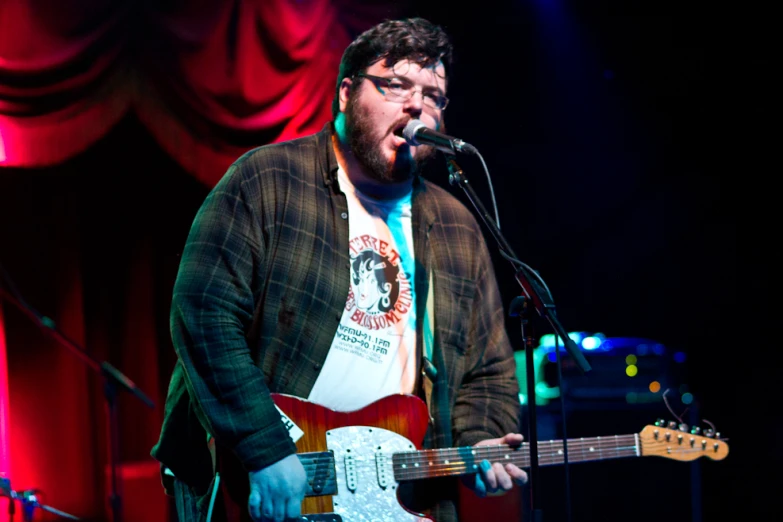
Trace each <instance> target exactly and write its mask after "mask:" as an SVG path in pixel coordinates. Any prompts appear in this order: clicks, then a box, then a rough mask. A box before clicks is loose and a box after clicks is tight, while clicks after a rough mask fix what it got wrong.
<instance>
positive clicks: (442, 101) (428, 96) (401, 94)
mask: <svg viewBox="0 0 783 522" xmlns="http://www.w3.org/2000/svg"><path fill="white" fill-rule="evenodd" d="M356 76H358V77H360V78H367V79H368V80H370V81H371V82H372V83H373V84H374V85H375V88H376V89H378V92H380V93H381V94H383V97H384V98H386V99H387V100H388V101H392V102H397V103H402V102H404V101H406V100H410V99H411V98H412V97H413V93H414V92H416V91H421V97H422V103H424V105H427V106H428V107H431V108H433V109H438V110H439V111H442V110H443V109H445V108H446V105H448V104H449V99H448V98H446V97H445V96H443V95H442V94H440V93H438V91H435V90H432V89H431V88H427V87H416V85H415V84H414V83H413V82H412V81H410V80H408V79H407V78H396V77H395V78H383V77H381V76H373V75H371V74H365V73H357V74H356Z"/></svg>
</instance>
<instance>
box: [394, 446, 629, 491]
mask: <svg viewBox="0 0 783 522" xmlns="http://www.w3.org/2000/svg"><path fill="white" fill-rule="evenodd" d="M567 449H568V462H588V461H595V460H605V459H618V458H624V457H639V456H641V452H640V450H639V438H638V435H636V434H633V435H613V436H609V437H589V438H580V439H568V448H567ZM484 459H487V460H489V461H490V462H510V463H513V464H516V465H517V466H519V467H520V468H525V467H529V466H530V444H528V443H526V442H525V443H523V444H521V445H520V446H519V447H517V448H512V447H510V446H505V445H501V446H478V447H462V448H445V449H437V450H420V451H404V452H399V453H395V454H394V455H393V456H392V464H393V469H394V476H395V478H396V479H397V480H398V481H403V480H417V479H425V478H434V477H445V476H452V475H464V474H467V473H475V472H477V471H478V470H479V467H478V466H479V463H480V462H481V461H482V460H484ZM564 462H565V452H564V449H563V441H562V440H549V441H542V442H539V443H538V463H539V465H541V466H548V465H554V464H563V463H564Z"/></svg>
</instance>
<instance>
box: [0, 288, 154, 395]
mask: <svg viewBox="0 0 783 522" xmlns="http://www.w3.org/2000/svg"><path fill="white" fill-rule="evenodd" d="M3 299H5V300H6V301H8V302H9V303H11V304H13V305H14V306H15V307H16V308H18V309H19V310H20V311H21V312H22V313H24V314H25V315H26V316H28V317H29V318H30V319H31V320H32V321H33V322H35V323H37V324H38V325H39V326H41V327H42V329H43V330H44V331H45V332H46V333H48V334H49V335H50V336H51V337H53V338H54V339H55V340H56V341H58V342H59V343H60V344H62V345H63V346H65V347H66V348H68V349H69V350H70V351H71V352H72V353H73V354H74V355H76V356H77V357H78V358H79V359H81V360H82V362H83V363H85V364H86V365H87V366H89V367H90V368H91V369H92V370H93V371H95V372H96V373H100V374H101V375H103V376H104V377H105V378H106V379H108V380H109V381H111V382H112V384H115V385H118V386H119V387H120V388H122V389H124V390H126V391H128V392H129V393H131V394H132V395H135V396H136V398H138V399H139V400H140V401H141V402H143V403H144V404H146V405H147V406H149V407H150V408H154V407H155V403H154V402H153V401H152V399H150V398H149V397H148V396H147V395H146V394H145V393H144V392H143V391H141V389H140V388H139V387H138V386H136V384H135V383H134V382H133V381H132V380H130V379H129V378H128V377H127V376H126V375H125V374H123V373H122V372H120V371H119V370H118V369H117V368H115V367H114V366H112V365H111V364H109V363H108V362H105V361H104V362H98V361H97V360H95V359H93V358H92V357H91V356H90V355H88V354H87V352H86V351H85V350H84V349H83V348H81V347H79V346H78V345H77V344H76V343H75V342H73V341H72V340H70V339H68V338H67V337H66V336H65V335H63V334H62V333H61V332H60V331H59V330H57V328H56V327H55V326H54V322H53V321H52V320H51V319H49V318H48V317H40V316H39V315H38V314H37V313H36V312H34V311H33V310H31V309H30V308H29V307H28V306H25V305H24V304H23V303H22V302H20V301H19V299H17V298H16V297H15V296H13V295H11V294H10V293H9V292H7V291H5V290H4V289H3V288H0V302H2V300H3Z"/></svg>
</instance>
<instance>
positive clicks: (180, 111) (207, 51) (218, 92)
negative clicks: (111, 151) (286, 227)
mask: <svg viewBox="0 0 783 522" xmlns="http://www.w3.org/2000/svg"><path fill="white" fill-rule="evenodd" d="M386 4H388V5H386ZM395 5H396V9H393V8H392V7H391V2H386V3H375V4H372V3H371V4H370V5H369V6H368V5H367V3H366V2H360V1H359V0H343V1H341V2H336V1H330V0H301V1H290V0H231V1H230V0H211V1H199V2H186V1H151V0H146V1H140V0H70V1H62V0H48V1H42V0H8V1H5V2H2V3H0V166H9V167H44V166H50V165H55V164H58V163H61V162H63V161H64V160H67V159H69V158H71V157H73V156H75V155H77V154H79V153H80V152H83V151H84V150H86V149H87V148H88V147H89V146H90V145H92V144H93V143H94V142H95V141H97V140H98V139H99V138H100V137H101V136H103V135H104V134H105V133H106V131H107V130H108V129H109V128H110V127H112V126H113V125H115V124H116V123H117V122H118V121H119V119H120V118H121V117H122V116H123V114H124V113H125V112H126V111H128V110H133V111H135V112H136V114H137V115H138V117H139V119H140V120H141V121H142V122H143V123H144V124H145V126H146V127H147V129H148V131H149V132H150V133H151V134H152V135H153V136H154V137H155V139H156V140H157V141H158V143H159V144H160V146H161V147H162V148H163V149H164V150H165V151H166V152H167V153H168V154H169V155H171V157H173V158H174V159H175V160H176V161H177V162H178V163H179V164H180V165H182V166H183V167H184V169H185V170H186V171H187V172H189V173H191V174H193V175H194V176H196V177H197V178H198V179H199V180H201V181H202V182H204V183H206V184H208V185H211V184H214V182H215V181H216V180H217V179H218V178H219V177H220V176H221V175H222V173H223V172H224V171H225V170H226V168H227V167H228V165H229V164H230V163H231V161H233V160H234V159H235V158H236V157H237V156H238V155H240V154H242V153H243V152H245V151H247V150H249V149H250V148H253V147H255V146H258V145H262V144H264V143H270V142H274V141H280V140H285V139H289V138H293V137H296V136H300V135H304V134H309V133H312V132H315V131H317V130H319V129H320V128H321V127H322V126H323V124H324V123H325V122H326V121H327V120H328V119H329V118H330V116H331V114H330V101H331V98H332V96H333V94H334V90H335V79H336V74H337V68H338V64H339V61H340V58H341V56H342V52H343V51H344V49H345V46H346V45H347V44H348V43H349V41H350V40H351V39H352V38H353V36H355V35H356V33H357V32H358V31H360V30H363V29H365V28H367V27H369V26H370V25H372V24H374V23H376V22H378V21H380V20H381V19H383V18H390V17H394V16H395V15H396V13H397V11H398V10H399V9H401V7H400V3H395ZM129 152H130V153H132V150H130V151H129Z"/></svg>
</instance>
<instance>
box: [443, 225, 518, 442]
mask: <svg viewBox="0 0 783 522" xmlns="http://www.w3.org/2000/svg"><path fill="white" fill-rule="evenodd" d="M476 228H477V230H476V234H477V238H478V240H477V245H476V249H475V252H476V260H475V263H476V264H475V265H474V266H475V267H476V272H477V276H476V296H475V301H474V303H475V306H474V307H473V310H472V315H471V317H470V332H469V336H468V337H469V339H471V346H470V349H469V350H468V351H467V353H466V357H467V360H466V361H465V364H466V373H465V375H464V378H463V381H462V385H461V386H460V388H459V389H458V390H457V396H456V401H455V404H454V411H453V420H452V427H453V439H454V442H455V444H456V445H457V446H472V445H473V444H475V443H477V442H479V441H481V440H484V439H490V438H497V437H501V436H503V435H505V434H506V433H510V432H519V429H520V413H521V405H520V401H519V383H518V381H517V377H516V363H515V360H514V353H513V350H512V348H511V343H510V342H509V339H508V335H507V333H506V329H505V314H504V309H503V305H502V302H501V298H500V291H499V289H498V285H497V280H496V279H495V272H494V269H493V266H492V261H491V258H490V256H489V251H488V250H487V245H486V242H485V241H484V239H483V237H482V236H481V233H480V230H478V226H476Z"/></svg>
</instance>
